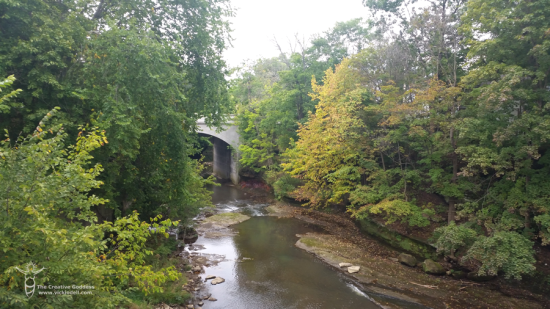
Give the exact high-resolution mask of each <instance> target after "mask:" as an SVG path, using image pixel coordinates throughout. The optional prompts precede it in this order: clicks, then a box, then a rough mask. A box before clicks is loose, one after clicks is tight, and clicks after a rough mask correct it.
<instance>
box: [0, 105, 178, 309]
mask: <svg viewBox="0 0 550 309" xmlns="http://www.w3.org/2000/svg"><path fill="white" fill-rule="evenodd" d="M2 99H5V97H3V98H2ZM56 113H57V109H54V110H52V111H50V112H49V113H47V115H46V116H45V117H44V118H43V119H42V121H41V122H40V123H39V125H38V126H37V127H36V130H35V131H34V132H33V133H32V134H31V135H28V136H21V137H19V138H18V139H17V140H11V139H10V138H9V137H8V138H7V139H5V140H3V141H2V142H1V143H0V181H1V182H2V184H3V186H2V189H1V190H0V198H1V200H2V202H1V204H0V208H1V211H0V220H2V225H1V227H0V246H1V248H2V249H1V251H2V258H1V259H0V261H1V263H0V303H1V304H2V307H10V308H29V307H70V308H91V307H93V308H115V307H117V306H119V305H122V304H126V303H128V301H129V300H128V299H127V298H126V297H125V296H124V295H123V293H122V292H123V291H124V290H127V289H128V288H129V280H132V281H134V282H136V283H137V285H138V287H139V288H140V289H141V290H143V291H145V292H154V291H162V288H161V285H162V284H163V283H164V282H165V281H167V280H174V279H176V278H177V277H178V276H179V273H178V272H177V270H175V268H174V267H169V268H165V269H161V270H159V271H153V270H152V268H151V266H149V265H147V264H145V260H144V257H145V256H146V255H149V254H151V251H148V250H147V249H146V248H145V246H144V244H145V241H146V239H147V237H148V236H149V235H151V234H152V233H154V232H152V231H151V230H150V229H149V227H155V229H156V232H158V233H163V234H164V233H165V231H166V228H167V227H169V226H172V225H174V224H177V222H172V221H170V220H167V221H163V222H158V219H159V218H155V220H154V222H153V224H148V223H146V222H141V221H140V220H139V219H138V214H137V213H133V214H132V215H130V216H128V217H125V218H121V219H119V220H117V221H115V222H114V223H104V224H98V223H97V217H96V215H95V214H94V212H93V207H95V206H97V205H101V204H104V203H106V202H107V200H105V199H104V198H101V197H99V196H96V195H94V194H91V193H90V192H91V191H92V190H93V189H95V188H98V187H99V186H101V185H102V182H101V181H99V180H97V179H96V178H97V176H98V175H99V173H100V172H101V171H102V166H101V165H100V164H97V163H95V164H93V163H92V162H91V160H92V156H91V155H90V153H91V152H93V151H94V150H95V149H97V148H98V147H101V145H105V143H106V142H107V140H106V138H105V135H104V132H102V131H98V130H96V129H86V128H81V131H80V133H79V134H78V139H77V142H76V144H75V145H71V146H65V145H64V142H65V141H66V139H67V134H66V133H65V132H64V129H63V127H62V126H61V125H54V126H51V127H48V126H47V122H49V121H51V119H52V117H54V115H55V114H56ZM6 135H7V136H8V134H6ZM166 236H167V234H166ZM29 262H33V263H35V264H37V265H39V266H40V267H43V268H45V271H43V272H42V273H41V274H40V276H37V277H36V281H35V284H37V285H68V284H70V285H73V284H74V285H88V286H94V287H95V289H94V290H93V293H92V294H90V295H79V297H72V296H68V295H64V296H58V297H45V296H41V295H34V296H33V297H31V298H28V297H26V296H25V295H24V294H25V288H24V287H25V284H26V282H25V280H26V279H25V277H24V276H23V275H22V274H21V273H20V272H19V271H18V270H17V267H19V268H24V266H23V265H24V264H27V263H29Z"/></svg>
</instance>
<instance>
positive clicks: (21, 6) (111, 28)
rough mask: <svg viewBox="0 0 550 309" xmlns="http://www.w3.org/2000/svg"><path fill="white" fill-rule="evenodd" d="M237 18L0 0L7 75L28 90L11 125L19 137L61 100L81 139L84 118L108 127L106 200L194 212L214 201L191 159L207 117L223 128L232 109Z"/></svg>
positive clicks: (204, 9)
mask: <svg viewBox="0 0 550 309" xmlns="http://www.w3.org/2000/svg"><path fill="white" fill-rule="evenodd" d="M229 14H232V11H231V10H230V9H229V7H228V6H227V1H225V0H219V1H209V2H205V1H202V2H200V1H199V2H197V1H187V0H183V1H164V0H163V1H149V0H147V1H137V0H136V1H134V0H132V1H118V0H116V1H92V0H85V1H77V0H73V1H64V2H63V3H58V2H55V1H47V0H31V1H27V2H24V3H21V2H18V1H0V28H1V29H5V31H4V30H3V31H2V32H1V33H0V54H1V55H2V56H0V57H1V58H0V75H11V74H13V75H15V76H16V77H17V78H18V79H17V81H16V82H15V84H14V86H15V87H19V88H21V89H23V90H25V92H24V94H23V95H21V96H20V97H19V98H18V99H17V101H15V102H14V103H17V104H18V105H17V106H15V107H14V108H12V110H11V111H10V113H9V114H5V115H2V116H0V126H1V127H4V128H8V129H9V131H10V132H11V133H10V134H12V136H11V138H12V139H15V138H16V134H17V133H19V132H24V133H30V132H32V130H33V127H34V124H35V123H36V122H37V121H39V119H40V117H41V115H43V114H45V113H46V112H47V111H48V110H50V109H51V108H53V106H59V107H61V110H60V113H59V118H57V119H56V120H55V121H57V122H59V123H64V124H65V129H66V132H67V133H68V134H69V135H70V136H71V137H76V135H77V134H78V132H79V130H78V127H77V125H76V124H81V123H91V124H92V125H94V126H98V127H99V128H100V129H101V130H106V131H107V137H108V139H109V141H110V143H109V144H108V145H106V146H105V147H102V148H100V149H98V150H96V152H97V153H95V154H94V160H95V161H96V162H99V163H101V164H102V165H103V166H104V168H105V171H104V173H102V174H101V176H100V177H101V179H102V180H103V181H104V183H105V185H104V186H102V187H101V188H98V189H94V190H95V191H94V192H95V193H97V194H98V195H99V194H101V195H102V196H104V197H106V198H108V199H109V202H108V203H107V205H105V207H107V208H111V209H115V210H116V212H115V215H126V214H129V213H131V211H132V210H139V212H140V213H141V214H142V215H143V216H147V217H148V216H154V215H155V214H158V213H162V214H164V215H169V216H182V218H186V217H190V216H192V215H193V213H194V212H196V210H197V208H198V207H200V206H204V205H206V204H207V202H203V201H207V200H208V199H207V198H206V197H205V195H204V192H205V191H204V190H202V191H201V190H200V189H199V190H198V191H189V189H188V188H191V187H193V188H199V187H200V185H198V183H197V182H199V183H200V182H201V179H200V178H199V177H197V174H196V171H197V169H198V168H200V167H197V166H196V163H195V162H192V161H190V160H189V159H188V156H189V155H191V154H193V153H194V152H195V151H196V150H195V149H194V148H195V146H194V145H195V144H196V142H197V136H196V135H195V134H194V133H193V132H194V130H195V129H196V128H195V121H196V119H198V118H200V117H206V119H207V122H208V123H209V124H213V125H216V124H219V123H220V122H221V121H222V120H223V117H224V115H225V114H228V111H229V110H230V109H231V104H230V102H229V100H228V96H227V85H226V82H225V77H224V73H225V63H224V62H223V60H222V58H221V52H222V51H223V49H224V48H225V46H226V43H227V40H228V31H229V28H228V24H227V23H226V22H225V21H224V18H225V17H226V16H227V15H229ZM161 205H162V207H160V206H161ZM101 213H108V212H103V211H101ZM109 217H110V216H108V215H107V216H105V218H103V219H109Z"/></svg>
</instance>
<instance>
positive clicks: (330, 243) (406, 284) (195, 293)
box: [156, 203, 547, 309]
mask: <svg viewBox="0 0 550 309" xmlns="http://www.w3.org/2000/svg"><path fill="white" fill-rule="evenodd" d="M266 209H267V211H268V212H269V215H271V216H277V217H293V218H297V219H299V220H302V221H304V222H307V223H309V224H314V225H317V226H320V227H322V228H323V229H324V230H325V231H327V233H307V234H303V235H302V234H298V235H296V236H297V237H298V238H299V240H298V241H297V242H296V244H295V246H296V247H298V248H300V249H302V250H305V251H307V252H309V253H311V254H313V255H315V256H316V257H317V258H319V259H320V260H321V261H323V262H325V263H326V264H328V265H330V266H331V267H332V268H333V269H334V270H335V271H338V272H341V273H342V274H344V275H345V276H347V277H348V278H349V279H350V280H351V281H352V282H354V284H355V285H356V286H357V287H358V288H359V289H361V290H362V291H364V292H365V293H366V294H368V295H371V296H372V297H373V298H372V299H371V301H373V302H374V303H377V304H378V305H379V306H380V307H381V308H388V309H393V308H401V307H400V306H399V305H396V301H395V300H399V301H400V302H402V303H404V304H405V303H406V304H409V306H411V305H412V306H413V307H415V305H414V304H416V305H417V306H418V308H426V307H427V308H437V309H438V308H525V309H528V308H547V306H546V303H545V299H544V298H543V297H542V296H541V295H536V294H533V293H530V292H528V291H524V290H521V291H519V292H518V291H510V290H507V289H506V288H503V287H502V286H501V285H498V284H495V283H491V282H488V283H477V282H474V281H471V280H464V279H463V277H464V276H462V275H461V274H453V273H449V272H448V271H446V270H445V269H443V268H442V267H441V265H440V264H439V263H436V262H434V261H431V260H426V261H424V262H423V263H418V261H417V260H416V258H415V257H413V256H410V255H408V254H402V253H400V252H398V251H396V250H393V249H391V248H388V247H387V246H384V245H383V244H381V243H380V242H379V241H377V240H374V239H369V238H368V237H362V236H357V235H358V231H357V230H354V227H355V225H354V224H353V222H351V220H349V222H348V221H346V220H345V219H343V218H342V216H340V217H338V216H336V217H334V216H332V215H328V214H324V213H320V212H316V211H312V210H307V209H304V208H297V207H293V206H289V205H285V204H283V203H274V204H272V205H271V206H268V207H267V208H266ZM249 218H250V217H248V216H246V215H243V214H240V213H221V214H216V215H214V214H208V216H204V215H203V216H201V217H199V218H198V220H197V223H198V226H197V228H196V230H197V232H198V233H199V234H200V235H202V236H204V237H206V238H217V237H226V236H232V235H234V234H235V232H234V231H233V230H232V229H231V228H230V226H231V225H234V224H238V223H240V222H243V221H245V220H248V219H249ZM355 228H356V227H355ZM346 233H349V234H346ZM350 235H355V236H353V237H352V236H350ZM359 235H360V233H359ZM200 250H201V246H200V245H193V244H190V245H189V246H188V250H187V251H185V250H184V251H182V252H180V256H181V258H182V259H184V261H185V264H187V265H189V266H190V267H191V270H188V271H187V273H186V275H187V277H188V282H187V284H186V285H184V286H182V288H183V289H184V290H186V291H188V292H189V293H190V294H191V295H192V297H191V300H190V303H188V304H187V305H185V306H175V307H174V306H172V307H170V306H168V305H164V304H162V305H161V306H160V307H159V306H157V307H156V308H159V309H171V308H174V309H176V308H177V309H181V308H188V309H202V306H203V305H204V303H205V302H208V301H216V298H215V297H214V296H213V295H211V294H209V293H208V291H207V288H205V287H206V284H207V283H208V281H209V280H212V281H211V284H221V283H223V282H224V281H225V280H224V279H223V278H219V277H217V276H216V275H215V274H208V275H207V276H205V278H202V277H201V274H204V271H205V268H206V267H209V266H213V265H216V264H217V263H219V262H221V261H223V260H224V259H225V257H224V256H221V255H215V254H210V255H205V254H200V253H199V252H198V251H200ZM518 295H520V296H519V297H518ZM399 301H398V302H397V303H399ZM163 306H164V307H163Z"/></svg>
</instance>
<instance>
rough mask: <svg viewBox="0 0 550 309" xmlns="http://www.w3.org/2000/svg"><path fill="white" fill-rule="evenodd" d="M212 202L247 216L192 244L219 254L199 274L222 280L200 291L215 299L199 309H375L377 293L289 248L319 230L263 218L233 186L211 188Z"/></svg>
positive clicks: (286, 220)
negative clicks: (224, 232) (222, 233)
mask: <svg viewBox="0 0 550 309" xmlns="http://www.w3.org/2000/svg"><path fill="white" fill-rule="evenodd" d="M213 202H214V204H215V205H216V207H217V208H218V211H219V212H230V211H239V212H242V213H244V214H246V215H249V216H252V218H251V219H249V220H247V221H245V222H242V223H240V224H237V225H235V226H233V229H234V230H235V231H236V232H237V234H236V235H234V236H227V237H222V238H204V237H203V236H201V237H199V239H198V240H197V242H196V243H195V244H194V247H195V248H197V247H198V248H203V249H201V250H199V251H196V252H197V253H198V254H200V255H205V256H212V255H223V258H222V259H221V260H222V261H221V262H220V263H218V264H217V265H215V266H211V267H206V268H205V274H203V275H202V277H203V278H204V277H205V276H206V275H215V276H219V277H222V278H224V279H225V282H224V283H222V284H218V285H211V284H210V283H207V284H206V286H205V289H206V291H201V294H203V295H204V294H207V293H211V294H212V296H213V297H215V298H216V299H217V301H214V302H211V301H205V304H204V305H203V306H202V307H203V308H204V309H217V308H220V309H221V308H224V309H226V308H243V309H244V308H250V309H258V308H260V309H264V308H265V309H269V308H277V309H279V308H297V309H302V308H331V309H333V308H365V309H370V308H380V307H379V306H378V305H376V301H375V300H374V299H376V298H377V297H378V298H379V297H380V295H377V296H372V295H367V294H366V293H364V292H362V291H361V290H360V289H359V288H358V287H357V286H355V285H354V284H353V283H352V282H351V281H350V280H349V279H348V278H346V277H345V276H344V275H343V274H341V273H340V272H338V271H335V270H334V269H332V268H331V267H330V266H328V265H326V264H324V263H323V262H322V261H320V260H319V259H317V258H316V257H315V256H313V255H311V254H309V253H307V252H305V251H303V250H301V249H298V248H296V247H295V246H294V244H295V243H296V241H297V240H298V237H296V234H304V233H307V232H321V231H320V230H318V229H317V228H316V227H315V226H311V225H308V224H306V223H304V222H302V221H299V220H297V219H294V218H276V217H270V216H265V214H266V212H265V209H264V208H265V206H267V205H265V204H264V205H262V204H256V203H253V202H251V201H250V200H247V196H246V195H245V193H243V192H242V191H241V190H239V189H237V188H235V187H230V186H226V185H222V186H220V187H214V188H213ZM385 300H386V301H387V299H385ZM404 307H410V306H407V305H406V304H404ZM411 308H412V307H411Z"/></svg>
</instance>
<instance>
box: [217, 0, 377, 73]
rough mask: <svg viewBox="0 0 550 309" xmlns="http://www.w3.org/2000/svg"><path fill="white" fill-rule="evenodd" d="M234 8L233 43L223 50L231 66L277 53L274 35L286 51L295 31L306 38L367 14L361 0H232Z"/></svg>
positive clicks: (231, 19) (274, 55)
mask: <svg viewBox="0 0 550 309" xmlns="http://www.w3.org/2000/svg"><path fill="white" fill-rule="evenodd" d="M231 6H232V7H233V8H235V9H236V11H237V13H236V16H235V17H232V18H230V19H229V21H230V22H231V23H232V25H231V27H232V29H233V33H232V34H231V36H232V37H233V42H232V44H233V47H229V49H228V50H226V51H225V53H224V58H225V60H226V61H227V64H228V65H229V66H230V67H235V66H238V65H240V64H242V63H243V61H245V60H255V59H258V58H270V57H276V56H278V55H279V52H278V50H277V47H276V45H275V43H274V38H277V41H278V42H279V44H280V45H281V47H282V48H283V50H285V51H289V50H290V48H289V40H293V39H294V35H295V34H298V35H299V37H300V38H305V41H306V42H309V38H310V37H311V36H312V35H314V34H316V33H322V32H323V31H326V30H328V29H329V28H332V27H333V26H334V25H335V24H336V23H337V22H343V21H348V20H350V19H354V18H358V17H362V18H364V19H367V18H368V17H369V16H370V13H369V10H368V9H367V8H365V7H364V6H363V5H362V1H361V0H338V1H323V0H276V1H274V0H231Z"/></svg>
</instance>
